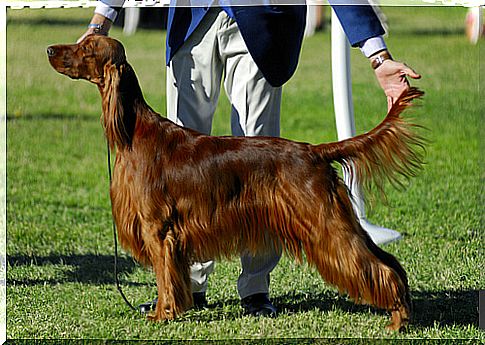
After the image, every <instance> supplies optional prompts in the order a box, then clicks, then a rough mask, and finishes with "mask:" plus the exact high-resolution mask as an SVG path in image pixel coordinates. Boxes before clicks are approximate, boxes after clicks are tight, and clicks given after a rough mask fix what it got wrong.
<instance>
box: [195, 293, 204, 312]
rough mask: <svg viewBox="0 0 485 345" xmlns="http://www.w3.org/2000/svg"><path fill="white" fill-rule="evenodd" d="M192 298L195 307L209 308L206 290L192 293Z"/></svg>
mask: <svg viewBox="0 0 485 345" xmlns="http://www.w3.org/2000/svg"><path fill="white" fill-rule="evenodd" d="M192 299H193V300H194V309H204V308H207V298H206V297H205V292H194V293H193V294H192Z"/></svg>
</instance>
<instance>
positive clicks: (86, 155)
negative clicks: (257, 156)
mask: <svg viewBox="0 0 485 345" xmlns="http://www.w3.org/2000/svg"><path fill="white" fill-rule="evenodd" d="M384 11H385V13H386V15H387V17H388V24H389V27H390V31H391V32H390V35H389V36H388V37H387V39H386V40H387V43H388V45H389V47H390V49H391V52H392V54H393V55H394V57H395V58H397V59H400V60H403V61H406V62H407V63H408V64H409V65H410V66H412V67H413V68H415V69H416V70H417V71H418V72H420V73H421V74H422V75H423V78H422V80H420V81H416V82H413V84H414V85H416V86H418V87H420V88H421V89H423V90H424V91H425V92H426V96H425V97H424V99H423V100H422V101H421V102H419V103H420V106H419V107H414V108H413V109H411V110H410V111H409V112H408V116H409V117H412V118H414V119H415V121H416V122H417V123H419V124H421V125H423V126H425V127H427V129H428V130H427V131H425V132H424V134H425V136H426V137H427V138H428V139H429V142H430V143H429V145H428V146H427V154H426V162H427V164H426V165H425V167H424V169H423V171H422V172H421V173H420V174H419V176H418V177H417V178H415V179H413V180H411V181H410V183H409V185H408V186H407V188H406V189H405V190H393V189H392V188H388V189H387V192H388V203H387V204H384V203H382V202H381V201H379V200H377V201H376V202H374V203H373V204H371V205H370V206H369V207H368V208H367V212H368V215H369V218H370V219H371V220H372V221H373V222H374V223H378V224H380V225H383V226H386V227H389V228H393V229H396V230H399V231H400V232H401V233H402V234H403V239H402V240H401V241H399V242H397V243H394V244H390V245H387V246H385V249H386V250H388V251H389V252H391V253H392V254H394V255H395V256H397V257H398V258H399V259H400V261H401V262H402V264H403V266H404V267H405V269H406V270H407V272H408V275H409V283H410V288H411V293H412V297H413V300H414V320H413V322H412V324H411V326H410V327H409V329H408V331H407V332H405V333H402V334H395V333H389V332H387V331H386V330H385V329H384V327H385V325H386V324H387V322H388V320H389V315H388V314H387V313H385V312H383V311H381V310H377V309H374V308H372V307H367V306H357V305H354V304H353V303H352V302H351V301H350V300H348V299H347V298H346V297H345V296H340V295H339V294H338V293H337V291H336V289H334V288H333V287H331V286H329V285H327V284H326V283H325V282H323V281H322V279H321V278H320V277H319V275H318V274H317V273H316V271H315V269H313V268H312V267H309V266H308V265H306V264H303V265H297V264H296V263H294V262H293V261H292V260H291V259H290V258H287V257H283V259H282V260H281V262H280V264H279V265H278V266H277V268H276V269H275V270H274V272H273V274H272V276H271V296H272V298H273V300H274V303H275V305H276V306H277V307H278V309H279V311H280V314H279V316H278V317H276V318H271V319H268V318H262V319H258V318H253V317H248V316H244V315H243V310H242V308H241V307H240V306H239V298H238V294H237V289H236V280H237V277H238V273H239V270H240V265H239V260H238V258H237V257H236V258H234V260H232V261H230V262H220V263H218V265H217V267H216V271H215V273H214V274H213V275H212V276H211V279H210V284H209V291H208V300H209V307H208V308H207V309H204V310H200V311H189V312H187V313H186V314H185V315H183V316H182V317H180V318H179V319H177V320H175V321H171V322H163V323H152V322H149V321H147V320H146V319H145V318H144V317H143V316H141V315H139V314H137V313H134V312H132V311H130V310H129V309H128V307H127V306H126V305H125V304H124V303H123V301H122V299H121V297H120V295H119V293H118V292H117V290H116V288H115V287H114V277H113V258H114V254H113V252H114V249H113V236H112V228H111V227H112V224H111V213H110V203H109V198H108V173H107V163H106V144H105V141H104V137H103V132H102V129H101V125H100V120H99V117H100V113H101V103H100V97H99V94H98V91H97V88H96V87H95V86H94V85H91V84H89V83H88V82H85V81H73V80H70V79H68V78H67V77H64V76H61V75H59V74H57V73H56V72H55V71H54V70H53V69H52V68H51V67H50V65H49V64H48V61H47V57H46V53H45V49H46V47H47V46H48V45H50V44H55V43H69V42H74V41H75V40H76V39H77V38H78V37H79V36H80V35H81V34H82V33H83V31H84V30H85V26H86V24H87V23H88V21H89V18H90V16H91V13H92V9H76V10H65V9H63V10H9V11H8V14H7V39H8V41H7V72H8V76H7V92H8V94H7V113H8V123H7V130H8V136H7V144H8V148H7V169H8V177H7V222H8V223H7V226H8V227H7V240H8V242H7V261H8V262H7V263H8V272H7V336H8V338H9V339H25V338H35V339H119V340H124V339H131V340H140V339H144V340H148V339H224V340H228V339H253V338H269V339H283V338H285V339H295V338H346V339H347V340H346V341H345V342H346V343H353V342H356V343H359V342H360V341H359V340H357V339H358V338H379V339H380V338H385V339H387V338H391V339H396V338H407V339H420V338H428V339H434V338H438V339H451V338H460V339H465V340H464V342H467V343H476V342H477V341H480V342H484V341H485V336H484V333H483V331H480V330H479V328H478V291H479V290H480V289H483V288H484V285H485V284H484V282H485V279H484V276H483V272H484V261H485V260H484V256H485V255H484V251H483V227H482V225H483V222H482V220H483V218H482V217H483V207H482V204H483V201H484V200H483V189H482V188H483V187H482V186H483V171H484V170H483V163H481V159H482V158H483V156H481V155H480V148H482V149H483V146H482V147H480V136H482V137H483V130H480V129H481V128H483V109H484V108H483V103H482V107H481V108H480V102H483V98H482V99H480V95H479V82H480V80H479V68H480V63H479V59H480V49H482V55H481V56H482V58H483V48H480V46H479V45H478V46H472V45H470V44H469V43H468V41H467V40H466V38H465V36H464V27H463V23H464V18H465V13H466V10H465V9H463V8H431V7H416V8H408V7H386V8H384ZM327 16H328V11H327ZM112 36H113V37H116V38H118V39H120V40H122V41H123V43H124V45H125V47H126V51H127V56H128V59H129V61H130V63H131V64H132V65H133V67H134V68H135V70H136V72H137V74H138V77H139V79H140V83H141V86H142V88H143V91H144V94H145V97H146V98H147V101H148V103H149V104H151V105H152V106H153V107H154V108H155V109H157V110H158V111H159V112H160V113H162V114H163V113H164V112H165V66H164V51H165V50H164V40H165V32H164V31H156V30H151V31H150V30H139V31H138V32H137V33H136V34H135V35H134V36H131V37H125V36H123V34H122V32H121V29H119V28H114V29H113V30H112ZM481 46H482V47H483V42H482V44H481ZM352 71H353V97H354V103H355V117H356V119H355V121H356V127H357V131H358V132H359V133H362V132H365V131H367V130H370V129H371V128H372V127H373V126H375V125H377V124H378V123H379V121H380V120H381V119H382V118H383V116H384V115H385V112H386V100H385V98H384V96H383V93H382V91H381V89H380V88H379V87H378V85H377V82H376V80H375V78H374V75H373V72H372V71H371V68H370V67H369V66H368V62H367V61H366V59H365V58H363V57H362V55H361V53H360V52H359V51H358V50H353V51H352ZM482 71H483V69H482ZM482 78H483V75H482ZM482 86H483V84H482ZM482 90H483V88H482ZM482 97H483V95H482ZM229 109H230V107H229V105H228V102H227V101H226V100H225V98H224V96H223V95H222V96H221V101H220V105H219V108H218V111H217V113H216V116H215V120H214V131H213V133H214V134H230V133H229V129H230V125H229V115H228V114H229ZM480 109H481V111H482V112H481V113H480ZM281 122H282V124H281V126H282V136H284V137H286V138H290V139H294V140H299V141H306V142H312V143H319V142H327V141H334V140H336V130H335V120H334V115H333V105H332V91H331V70H330V33H329V30H326V31H324V32H322V33H318V34H316V35H314V36H312V37H309V38H307V39H306V40H305V42H304V46H303V50H302V54H301V61H300V64H299V67H298V70H297V72H296V74H295V76H294V77H293V78H292V79H291V80H290V82H288V83H287V84H286V85H285V87H284V91H283V104H282V119H281ZM482 153H483V151H482ZM120 263H121V267H120V269H121V281H122V285H123V289H124V291H125V293H126V295H127V296H128V299H129V300H130V301H131V302H132V303H133V304H138V303H142V302H145V301H147V300H149V299H151V298H153V297H155V294H156V287H155V281H154V275H153V273H152V271H151V270H150V269H146V268H142V267H140V266H139V265H138V264H137V263H135V262H134V261H133V260H132V259H131V257H130V256H129V254H127V253H126V252H124V251H123V252H122V254H121V258H120ZM348 338H350V340H349V339H348ZM355 338H357V339H355ZM342 341H343V340H342ZM416 341H417V340H416ZM411 342H412V341H411Z"/></svg>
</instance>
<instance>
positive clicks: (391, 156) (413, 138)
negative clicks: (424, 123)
mask: <svg viewBox="0 0 485 345" xmlns="http://www.w3.org/2000/svg"><path fill="white" fill-rule="evenodd" d="M423 95H424V92H423V91H421V90H419V89H417V88H415V87H411V88H410V89H409V90H407V91H404V92H403V93H402V94H401V96H400V97H399V98H398V100H397V101H396V102H395V103H394V105H393V106H392V107H391V109H390V110H389V112H388V114H387V116H386V118H385V119H384V120H383V121H382V122H381V123H380V124H379V125H378V126H377V127H375V128H374V129H373V130H371V131H370V132H368V133H365V134H362V135H358V136H356V137H353V138H350V139H347V140H343V141H339V142H335V143H329V144H322V145H318V146H316V147H315V149H316V150H317V151H319V153H320V154H322V155H323V156H324V157H325V158H327V159H330V160H332V161H335V162H338V163H340V164H341V165H342V166H343V168H344V170H345V171H346V172H348V173H349V176H350V178H351V179H357V181H358V183H359V184H360V186H361V187H362V188H363V189H364V190H369V189H371V187H372V186H373V185H374V186H375V187H376V188H377V189H378V190H379V191H380V192H381V194H382V195H383V196H384V195H385V194H384V189H383V187H384V184H385V183H386V181H389V182H390V183H391V184H392V185H393V186H395V187H402V186H403V183H404V182H405V181H406V180H407V179H409V178H410V177H413V176H415V175H416V173H417V172H418V171H419V170H420V169H421V166H422V165H423V163H424V161H423V156H424V153H425V148H424V144H425V142H426V140H425V139H424V138H423V137H422V136H421V135H419V134H418V133H417V131H416V129H417V128H418V127H420V126H418V125H415V124H412V123H409V122H407V121H405V120H404V119H403V118H402V117H401V116H400V115H401V113H402V112H403V111H404V110H405V109H406V108H408V107H409V106H410V105H411V102H412V101H413V100H414V99H416V98H420V97H421V96H423Z"/></svg>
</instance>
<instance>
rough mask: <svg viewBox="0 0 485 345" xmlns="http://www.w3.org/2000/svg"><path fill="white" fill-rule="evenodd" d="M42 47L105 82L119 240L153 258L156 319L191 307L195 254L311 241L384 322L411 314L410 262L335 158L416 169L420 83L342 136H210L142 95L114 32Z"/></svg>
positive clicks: (302, 245)
mask: <svg viewBox="0 0 485 345" xmlns="http://www.w3.org/2000/svg"><path fill="white" fill-rule="evenodd" d="M47 53H48V56H49V61H50V63H51V65H52V66H53V67H54V69H55V70H57V71H58V72H60V73H62V74H65V75H67V76H69V77H71V78H73V79H86V80H88V81H90V82H92V83H94V84H96V85H97V86H98V89H99V91H100V93H101V97H102V108H103V114H102V124H103V127H104V131H105V134H106V138H107V140H108V143H109V145H110V147H111V149H114V148H116V161H115V167H114V172H113V180H112V184H111V190H110V196H111V200H112V212H113V216H114V219H115V223H116V225H117V227H118V235H119V238H120V242H121V244H122V245H123V246H124V247H125V248H127V249H128V250H130V251H131V253H132V255H133V256H134V257H135V259H136V260H138V261H139V262H141V263H143V264H147V265H151V266H152V267H153V269H154V272H155V275H156V283H157V289H158V303H157V306H156V309H155V311H154V313H152V314H151V315H150V316H149V317H150V318H151V319H154V320H162V319H173V318H175V317H176V316H177V315H180V314H181V313H183V312H184V311H186V310H187V309H188V308H190V307H191V305H192V303H193V302H192V294H191V291H190V279H189V265H190V264H191V263H192V262H194V261H205V260H208V259H220V258H229V257H231V256H233V255H234V254H238V253H240V252H241V251H242V250H245V249H248V250H250V251H251V252H252V253H256V252H258V251H264V250H265V248H267V246H268V245H270V244H271V243H268V242H274V243H275V244H277V245H281V246H282V247H283V248H284V250H285V251H286V252H287V253H288V254H289V255H291V256H293V257H294V258H296V259H297V260H298V261H301V260H302V258H303V257H304V254H303V252H304V253H305V256H306V259H307V261H308V262H309V264H311V265H313V266H315V267H316V268H317V270H318V272H319V273H320V274H321V276H322V278H323V279H324V280H325V281H326V282H328V283H330V284H332V285H334V286H336V287H337V288H338V289H339V291H340V292H342V293H346V294H348V296H349V297H351V298H352V299H353V300H354V301H356V302H357V303H367V304H371V305H373V306H376V307H378V308H382V309H385V310H387V311H389V312H391V323H390V325H389V326H388V328H390V329H393V330H400V329H402V328H403V327H405V326H406V325H407V324H408V322H409V320H410V316H411V300H410V294H409V287H408V280H407V277H406V272H405V270H404V269H403V268H402V266H401V265H400V264H399V262H398V261H397V260H396V258H394V256H392V255H391V254H388V253H386V252H385V251H383V250H382V249H380V248H379V247H377V246H376V245H375V244H374V243H373V242H372V240H371V239H370V237H369V235H368V234H367V233H366V232H365V231H364V230H363V229H362V227H361V226H360V225H359V222H358V221H357V219H356V216H355V214H354V211H353V209H352V203H351V200H350V198H349V191H348V189H347V188H346V186H345V184H344V183H343V181H342V179H341V178H339V176H338V174H337V170H336V168H335V167H333V166H332V163H333V162H338V163H340V164H341V165H342V166H344V168H346V169H348V170H349V171H351V172H352V173H353V176H354V178H358V180H359V181H361V182H368V181H373V183H374V185H375V184H377V186H378V187H381V186H382V184H383V183H384V182H385V181H386V180H389V181H391V182H397V183H399V182H400V181H401V179H400V178H401V177H403V176H404V177H407V178H409V177H410V176H413V175H414V174H415V172H416V170H417V169H418V168H419V167H420V165H421V163H422V159H421V158H422V155H421V154H419V153H417V152H422V150H417V148H419V146H422V138H421V137H420V136H418V135H417V134H415V131H414V130H413V129H414V127H415V126H414V125H412V124H409V123H407V122H405V121H404V120H403V119H402V118H401V117H400V113H401V112H402V111H403V110H404V109H405V108H407V107H408V106H409V105H410V103H411V100H413V99H415V98H418V97H420V96H421V95H422V94H423V92H421V91H419V90H417V89H415V88H411V89H410V90H409V91H407V92H405V93H404V94H403V95H402V96H401V97H400V98H399V99H398V101H397V102H396V103H395V104H394V106H393V107H392V109H391V110H390V111H389V113H388V114H387V116H386V117H385V119H384V120H383V121H382V123H381V124H379V125H378V126H377V127H376V128H374V129H373V130H371V131H370V132H368V133H366V134H363V135H359V136H357V137H355V138H352V139H349V140H344V141H340V142H335V143H328V144H320V145H311V144H308V143H299V142H294V141H290V140H286V139H282V138H272V137H231V136H222V137H217V136H207V135H203V134H201V133H198V132H196V131H194V130H191V129H187V128H183V127H181V126H178V125H176V124H174V123H173V122H171V121H169V120H168V119H166V118H163V117H162V116H160V115H159V114H157V113H156V112H155V111H153V110H152V109H151V108H150V106H148V105H147V103H146V102H145V100H144V98H143V95H142V91H141V89H140V86H139V84H138V80H137V77H136V75H135V72H134V71H133V69H132V67H131V66H130V65H129V64H128V62H127V61H126V57H125V51H124V48H123V46H122V44H121V43H120V42H118V41H117V40H115V39H112V38H109V37H105V36H99V35H92V36H88V37H87V38H86V39H84V40H83V41H82V42H80V43H79V44H73V45H56V46H51V47H49V48H48V51H47ZM268 235H269V236H268Z"/></svg>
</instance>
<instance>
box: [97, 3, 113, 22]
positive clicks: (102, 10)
mask: <svg viewBox="0 0 485 345" xmlns="http://www.w3.org/2000/svg"><path fill="white" fill-rule="evenodd" d="M118 12H119V9H115V8H113V7H110V6H108V5H106V4H105V3H103V2H101V1H98V4H97V5H96V8H95V9H94V13H97V14H100V15H102V16H103V17H106V18H108V19H109V20H111V21H112V22H114V21H115V19H116V17H117V16H118Z"/></svg>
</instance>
